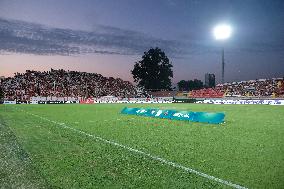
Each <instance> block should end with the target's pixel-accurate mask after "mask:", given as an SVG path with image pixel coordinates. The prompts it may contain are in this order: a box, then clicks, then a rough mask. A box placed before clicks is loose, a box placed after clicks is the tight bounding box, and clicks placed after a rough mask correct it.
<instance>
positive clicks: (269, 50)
mask: <svg viewBox="0 0 284 189" xmlns="http://www.w3.org/2000/svg"><path fill="white" fill-rule="evenodd" d="M283 10H284V1H281V0H279V1H278V0H273V1H270V0H239V1H236V0H234V1H233V0H205V1H202V0H185V1H183V0H155V1H149V0H143V1H142V0H140V1H138V0H120V1H115V0H104V1H101V0H100V1H94V0H82V1H77V0H76V1H75V0H60V1H58V0H0V42H1V43H0V53H1V54H0V68H1V69H0V75H6V76H8V75H12V74H13V73H14V72H23V71H24V70H25V69H37V70H46V69H49V68H50V67H52V68H63V69H69V70H72V69H76V70H79V71H89V72H97V73H101V74H103V75H105V76H115V77H122V78H123V79H125V80H130V81H132V77H131V74H130V70H131V69H132V68H133V65H134V62H135V61H138V60H139V59H140V58H141V56H142V54H143V52H144V51H146V50H147V49H149V48H150V47H156V46H158V47H160V48H162V49H163V50H164V51H165V52H166V54H167V55H168V57H169V58H170V60H171V61H172V63H173V66H174V67H173V69H174V78H173V83H176V82H177V81H179V80H181V79H185V80H187V79H195V78H198V79H201V80H204V74H205V73H207V72H209V73H215V75H216V77H217V81H220V75H221V71H220V69H221V63H220V61H221V57H220V53H221V51H220V49H221V47H222V46H224V47H225V53H226V54H225V59H226V68H225V80H226V81H240V80H249V79H256V78H271V77H283V76H284V22H283V20H284V11H283ZM224 22H225V23H229V24H231V25H232V27H233V36H232V38H231V39H229V40H227V41H226V42H224V43H223V44H221V43H220V42H218V41H215V40H214V38H213V36H212V28H213V27H214V25H216V24H217V23H224ZM19 61H20V62H19Z"/></svg>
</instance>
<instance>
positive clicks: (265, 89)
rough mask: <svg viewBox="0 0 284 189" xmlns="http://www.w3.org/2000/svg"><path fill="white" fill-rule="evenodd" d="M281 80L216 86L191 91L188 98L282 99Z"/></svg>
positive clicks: (260, 80)
mask: <svg viewBox="0 0 284 189" xmlns="http://www.w3.org/2000/svg"><path fill="white" fill-rule="evenodd" d="M283 96H284V80H283V78H272V79H258V80H249V81H240V82H232V83H224V84H218V85H217V86H216V87H215V88H208V89H200V90H192V91H190V92H189V95H188V97H190V98H222V97H283Z"/></svg>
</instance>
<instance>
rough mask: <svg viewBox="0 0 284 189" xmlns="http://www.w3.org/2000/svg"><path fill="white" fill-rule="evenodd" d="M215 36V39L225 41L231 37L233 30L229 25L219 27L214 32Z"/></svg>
mask: <svg viewBox="0 0 284 189" xmlns="http://www.w3.org/2000/svg"><path fill="white" fill-rule="evenodd" d="M213 34H214V36H215V39H217V40H225V39H228V38H229V37H230V36H231V34H232V28H231V26H229V25H227V24H221V25H217V26H216V27H215V28H214V30H213Z"/></svg>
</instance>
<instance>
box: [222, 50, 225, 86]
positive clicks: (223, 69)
mask: <svg viewBox="0 0 284 189" xmlns="http://www.w3.org/2000/svg"><path fill="white" fill-rule="evenodd" d="M224 75H225V58H224V47H223V48H222V83H224Z"/></svg>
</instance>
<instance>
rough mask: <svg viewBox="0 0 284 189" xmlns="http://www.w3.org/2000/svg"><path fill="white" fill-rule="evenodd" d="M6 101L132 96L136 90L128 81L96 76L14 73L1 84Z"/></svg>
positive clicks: (136, 92)
mask: <svg viewBox="0 0 284 189" xmlns="http://www.w3.org/2000/svg"><path fill="white" fill-rule="evenodd" d="M1 86H2V88H3V91H4V95H5V97H4V98H5V99H6V100H30V98H31V97H35V96H45V97H47V96H53V97H82V98H89V97H101V96H115V97H122V98H130V97H136V96H137V95H138V91H137V89H136V87H135V86H134V85H132V84H131V83H130V82H129V81H123V80H122V79H120V78H116V79H115V78H113V77H109V78H107V77H104V76H102V75H100V74H96V73H86V72H77V71H65V70H62V69H60V70H54V69H51V70H50V71H44V72H39V71H30V70H27V71H26V72H25V73H23V74H20V73H16V74H15V76H14V77H9V78H5V79H3V80H2V82H1Z"/></svg>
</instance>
